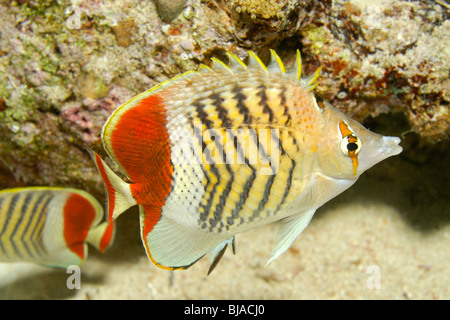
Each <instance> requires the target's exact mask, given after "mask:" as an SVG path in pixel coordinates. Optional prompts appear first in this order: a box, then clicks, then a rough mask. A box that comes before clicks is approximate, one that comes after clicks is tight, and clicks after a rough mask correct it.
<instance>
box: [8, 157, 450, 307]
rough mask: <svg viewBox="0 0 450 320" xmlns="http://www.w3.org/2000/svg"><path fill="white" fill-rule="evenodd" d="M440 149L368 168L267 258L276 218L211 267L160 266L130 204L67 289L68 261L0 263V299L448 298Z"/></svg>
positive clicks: (445, 175)
mask: <svg viewBox="0 0 450 320" xmlns="http://www.w3.org/2000/svg"><path fill="white" fill-rule="evenodd" d="M442 156H443V155H442V154H440V155H439V154H437V155H435V156H434V157H433V158H431V159H430V158H427V159H425V160H423V159H422V160H421V162H414V161H411V160H410V159H411V157H409V158H408V157H405V156H399V157H395V158H392V159H388V160H386V161H384V162H383V163H381V164H379V165H377V166H376V167H375V168H372V169H370V170H369V171H368V172H367V173H365V174H364V175H363V176H362V177H361V178H360V180H359V181H358V182H357V183H356V184H355V185H354V186H353V187H351V188H350V189H349V190H347V191H346V192H344V193H343V194H342V195H340V196H338V197H337V198H335V199H333V200H332V201H330V202H329V203H328V204H326V205H325V206H323V207H322V208H320V209H319V210H318V212H317V213H316V215H315V216H314V218H313V220H312V222H311V224H310V225H309V226H308V227H307V228H306V230H305V231H304V232H303V233H302V234H301V235H300V237H299V238H298V239H297V240H296V241H295V242H294V244H293V245H292V247H291V248H290V249H289V250H288V251H287V252H286V253H285V254H283V255H282V256H280V257H279V258H278V259H277V260H275V261H274V262H272V263H271V264H270V265H269V266H267V267H265V264H266V261H267V259H268V258H269V255H270V252H271V250H272V248H273V247H274V246H275V244H276V239H277V228H278V226H277V225H271V226H267V227H263V228H259V229H254V230H251V231H249V232H246V233H243V234H239V235H237V237H236V254H235V255H233V254H232V252H231V250H228V251H227V252H226V253H225V255H224V257H223V259H222V261H221V262H220V263H219V265H218V266H217V267H216V269H215V270H214V272H213V273H212V274H211V275H209V276H206V272H207V270H208V267H209V259H208V257H205V258H203V259H201V260H200V261H199V262H198V263H196V264H195V265H193V266H192V267H191V268H190V269H188V270H185V271H175V272H170V271H165V270H162V269H159V268H157V267H155V266H153V265H152V264H151V262H149V260H148V259H147V257H146V255H145V252H144V248H143V246H142V243H141V240H140V237H139V225H138V213H137V210H130V211H129V212H126V213H125V214H123V215H122V216H121V217H119V219H118V225H117V226H118V232H117V235H116V239H115V243H114V246H113V247H112V248H111V249H110V250H109V251H107V252H106V253H105V254H103V255H102V254H100V253H98V252H96V250H95V249H93V248H90V252H89V258H88V259H87V261H86V262H85V264H84V265H83V266H82V267H81V288H80V289H72V290H71V289H68V288H67V284H66V283H67V279H68V277H69V276H70V275H71V274H67V273H66V270H60V269H51V268H47V267H42V266H38V265H33V264H23V263H17V264H0V299H450V268H449V263H450V249H449V247H448V244H449V241H450V201H449V196H448V195H449V190H450V188H449V180H450V179H449V170H448V167H447V166H446V164H445V161H440V162H439V158H440V159H442ZM447 159H448V158H447Z"/></svg>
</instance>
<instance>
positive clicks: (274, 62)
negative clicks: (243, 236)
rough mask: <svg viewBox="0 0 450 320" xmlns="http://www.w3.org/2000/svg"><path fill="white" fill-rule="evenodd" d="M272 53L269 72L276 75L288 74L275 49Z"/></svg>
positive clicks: (268, 67) (271, 50)
mask: <svg viewBox="0 0 450 320" xmlns="http://www.w3.org/2000/svg"><path fill="white" fill-rule="evenodd" d="M269 51H270V62H269V64H268V65H267V70H269V72H274V73H286V68H285V67H284V64H283V61H282V60H281V58H280V57H279V56H278V54H277V53H276V52H275V50H273V49H269Z"/></svg>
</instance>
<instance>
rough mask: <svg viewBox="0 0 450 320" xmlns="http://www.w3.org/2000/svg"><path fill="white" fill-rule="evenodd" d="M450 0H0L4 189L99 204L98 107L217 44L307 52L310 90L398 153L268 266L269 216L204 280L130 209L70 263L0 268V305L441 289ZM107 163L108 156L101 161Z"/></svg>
mask: <svg viewBox="0 0 450 320" xmlns="http://www.w3.org/2000/svg"><path fill="white" fill-rule="evenodd" d="M449 10H450V7H449V5H448V4H447V3H446V2H445V1H394V0H377V1H364V0H350V1H344V0H336V1H314V0H305V1H294V0H278V1H274V0H265V1H264V0H259V1H257V0H233V1H219V0H217V1H206V0H188V1H167V0H166V1H163V0H160V1H150V0H149V1H137V0H134V1H133V0H124V1H112V0H86V1H81V0H72V1H62V0H61V1H50V0H44V1H37V0H35V1H33V0H29V1H27V0H17V1H6V0H0V160H1V161H0V189H7V188H13V187H18V186H38V185H43V186H61V187H71V188H80V189H83V190H86V191H88V192H90V193H92V194H93V195H95V196H96V198H97V199H98V200H100V201H101V202H102V203H103V202H104V200H105V196H104V190H103V185H102V182H101V179H100V176H99V174H98V172H97V171H96V169H95V166H94V163H93V162H92V160H91V159H90V157H89V154H88V153H87V152H86V149H85V148H86V147H90V148H92V149H94V150H95V151H96V152H98V153H99V154H101V155H102V156H103V157H104V158H106V157H105V151H104V150H103V147H102V144H101V140H100V133H101V128H102V126H103V123H104V121H105V120H106V119H107V118H108V116H109V115H110V114H111V113H112V111H113V110H115V109H116V108H117V107H119V106H120V105H121V104H122V103H124V102H126V101H127V100H128V99H129V98H131V97H133V96H134V95H136V94H138V93H140V92H142V91H145V90H147V89H149V88H151V87H152V86H154V85H156V84H158V83H160V82H161V81H165V80H167V79H170V78H171V77H173V76H175V75H177V74H179V73H181V72H184V71H187V70H191V69H196V67H197V66H198V65H199V64H200V63H204V64H207V65H208V64H210V59H211V58H212V57H217V58H219V59H221V60H224V61H226V59H227V58H226V55H225V52H226V51H230V52H233V53H234V54H236V55H237V56H239V57H240V58H242V59H243V60H245V58H246V56H247V50H253V51H255V52H256V53H257V54H258V55H259V56H260V57H261V58H262V60H263V61H264V62H265V63H267V62H268V59H269V57H270V56H269V50H268V49H275V50H276V51H277V53H278V54H279V55H280V57H281V58H282V60H283V61H285V64H286V65H289V63H291V64H293V62H294V60H295V52H296V50H297V49H300V51H301V53H302V57H303V66H304V69H305V73H306V74H310V73H311V72H312V71H314V70H315V69H317V67H319V66H322V68H323V69H322V73H321V76H320V78H319V80H318V81H319V83H320V84H319V86H318V87H317V88H316V89H315V91H316V92H317V93H318V94H320V95H321V96H323V97H324V98H325V99H326V100H327V101H329V102H330V103H332V104H333V105H334V106H336V107H338V108H339V109H341V110H342V111H344V112H345V113H346V114H348V115H349V116H351V117H353V118H355V119H357V120H359V121H361V122H362V123H363V124H364V125H366V126H367V127H368V128H369V129H371V130H373V131H375V132H377V133H381V134H384V135H396V136H399V137H401V138H402V143H401V145H402V147H403V148H404V151H403V152H402V153H401V154H400V155H399V156H396V157H393V158H390V159H388V160H385V161H384V162H382V163H380V164H378V165H377V166H375V167H374V168H372V169H370V170H369V171H368V172H366V173H365V174H363V175H362V176H361V178H360V180H359V181H358V182H357V183H356V184H355V185H354V186H353V187H351V188H350V189H349V190H348V191H346V192H345V193H343V194H342V195H340V196H338V197H337V198H335V199H333V200H332V201H330V202H329V203H328V204H326V205H325V206H323V207H321V208H320V209H319V210H318V212H317V213H316V215H315V217H314V218H313V220H312V222H311V224H310V225H309V226H308V227H307V228H306V230H305V231H304V232H303V233H302V234H301V235H300V237H299V238H298V239H297V240H296V241H295V242H294V244H293V246H292V247H291V248H290V249H289V250H288V251H287V252H286V253H285V254H284V255H282V256H280V258H278V259H277V260H276V261H274V262H273V263H271V264H270V265H269V266H268V267H264V265H265V263H266V261H267V258H268V257H269V254H270V251H271V250H272V248H273V247H274V245H275V243H276V232H275V231H276V228H277V226H276V225H274V226H269V227H264V228H259V229H255V230H251V231H249V232H246V233H243V234H240V235H238V236H237V238H236V246H237V248H236V249H237V250H236V254H235V255H232V253H231V251H228V252H227V253H226V254H225V256H224V258H223V260H222V262H221V263H220V264H219V265H218V266H217V268H216V269H215V271H214V272H213V273H212V274H211V275H209V276H206V272H207V270H208V260H207V259H202V260H200V261H199V262H198V263H197V264H195V265H194V266H192V267H191V268H190V269H188V270H186V271H175V272H169V271H165V270H161V269H159V268H157V267H155V266H153V265H152V264H151V262H150V261H148V258H147V256H146V254H145V251H144V248H143V246H142V242H141V239H140V236H139V225H138V212H137V210H135V209H131V210H129V211H130V212H127V213H126V214H124V215H122V216H121V217H120V218H119V219H118V220H117V235H116V239H115V243H114V245H113V247H112V248H111V249H110V250H108V251H107V252H106V253H105V254H100V253H98V252H96V251H95V250H90V252H89V257H88V259H87V261H86V262H85V263H84V264H83V265H82V267H81V289H69V288H68V287H67V279H68V277H69V276H70V274H68V273H66V270H64V269H50V268H47V267H42V266H37V265H30V264H3V263H1V264H0V298H1V299H449V298H450V269H449V261H450V250H449V249H448V243H449V240H450V182H449V181H450V170H449V168H448V165H449V161H448V159H449V156H450V148H449V133H450V129H449V128H450V119H449V102H450V94H449V89H450V80H449V74H450V20H449ZM109 164H110V165H112V166H113V168H114V169H117V166H116V167H114V165H113V164H112V163H109Z"/></svg>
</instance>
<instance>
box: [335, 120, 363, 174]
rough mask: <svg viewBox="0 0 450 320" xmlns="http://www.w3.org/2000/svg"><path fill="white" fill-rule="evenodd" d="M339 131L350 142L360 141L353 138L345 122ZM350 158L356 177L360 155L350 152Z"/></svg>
mask: <svg viewBox="0 0 450 320" xmlns="http://www.w3.org/2000/svg"><path fill="white" fill-rule="evenodd" d="M339 130H340V131H341V135H342V137H343V138H345V137H348V141H349V142H356V141H358V139H357V138H356V137H355V136H353V132H352V131H350V129H349V127H348V125H347V124H346V123H345V122H344V121H340V122H339ZM348 156H349V157H350V158H351V159H352V167H353V175H355V174H356V171H357V169H358V154H355V151H354V150H353V151H349V152H348Z"/></svg>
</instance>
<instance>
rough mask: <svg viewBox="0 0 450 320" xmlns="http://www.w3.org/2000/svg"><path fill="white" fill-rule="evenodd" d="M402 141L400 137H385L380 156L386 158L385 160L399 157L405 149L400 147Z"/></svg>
mask: <svg viewBox="0 0 450 320" xmlns="http://www.w3.org/2000/svg"><path fill="white" fill-rule="evenodd" d="M400 142H401V139H400V138H399V137H383V138H382V139H381V145H382V147H381V150H380V156H384V158H388V157H392V156H396V155H398V154H399V153H400V152H402V151H403V148H402V147H401V146H400Z"/></svg>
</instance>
